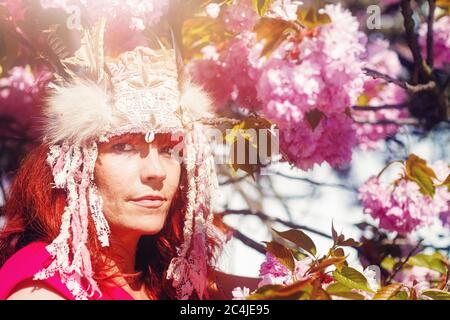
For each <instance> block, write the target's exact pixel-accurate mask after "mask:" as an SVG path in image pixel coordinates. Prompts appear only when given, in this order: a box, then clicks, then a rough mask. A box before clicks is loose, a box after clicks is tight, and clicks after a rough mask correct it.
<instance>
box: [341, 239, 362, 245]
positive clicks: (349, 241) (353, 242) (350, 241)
mask: <svg viewBox="0 0 450 320" xmlns="http://www.w3.org/2000/svg"><path fill="white" fill-rule="evenodd" d="M339 245H340V246H342V247H360V246H361V245H362V244H361V242H358V241H356V240H354V239H352V238H348V239H346V240H344V241H342V242H339Z"/></svg>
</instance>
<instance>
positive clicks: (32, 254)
mask: <svg viewBox="0 0 450 320" xmlns="http://www.w3.org/2000/svg"><path fill="white" fill-rule="evenodd" d="M46 246H47V243H45V242H33V243H30V244H29V245H27V246H25V247H23V248H22V249H20V250H19V251H17V252H16V253H15V254H14V255H12V256H11V257H10V258H9V259H8V260H7V261H6V263H5V264H4V265H3V267H2V268H1V269H0V300H5V299H6V298H8V297H9V296H10V295H11V294H12V293H13V292H14V289H15V288H16V287H17V286H18V285H20V284H21V283H23V282H24V281H27V280H28V281H29V280H32V279H33V276H34V275H35V274H36V273H37V272H39V271H40V270H42V269H43V268H45V267H47V266H48V265H49V264H50V262H51V256H50V254H49V253H48V251H47V249H46V248H45V247H46ZM39 281H42V283H44V284H45V285H46V286H48V287H50V288H51V289H52V290H53V291H55V292H56V293H58V294H59V295H61V296H62V297H64V298H65V299H68V300H74V299H75V298H74V296H73V295H72V294H71V293H70V291H69V290H68V289H67V287H66V286H65V285H64V284H63V283H62V281H61V278H60V277H59V275H58V274H55V275H54V276H52V277H51V278H49V279H46V280H39ZM108 284H109V283H108ZM99 287H100V289H101V291H102V296H101V297H100V296H99V295H98V294H95V295H94V296H93V297H91V298H89V299H90V300H133V297H131V296H130V295H129V294H128V293H127V292H126V291H125V290H124V289H122V288H121V287H120V286H117V285H106V283H104V284H103V285H102V283H99Z"/></svg>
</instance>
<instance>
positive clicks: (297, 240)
mask: <svg viewBox="0 0 450 320" xmlns="http://www.w3.org/2000/svg"><path fill="white" fill-rule="evenodd" d="M273 231H275V232H276V233H277V234H278V235H279V236H281V237H283V238H284V239H286V240H289V241H291V242H292V243H294V244H296V245H297V246H299V247H300V248H302V249H303V250H305V251H306V252H309V253H310V254H312V255H313V256H315V255H316V254H317V250H316V245H315V244H314V242H313V241H312V239H311V238H310V237H308V235H306V233H304V232H303V231H301V230H296V229H291V230H288V231H283V232H279V231H276V230H273Z"/></svg>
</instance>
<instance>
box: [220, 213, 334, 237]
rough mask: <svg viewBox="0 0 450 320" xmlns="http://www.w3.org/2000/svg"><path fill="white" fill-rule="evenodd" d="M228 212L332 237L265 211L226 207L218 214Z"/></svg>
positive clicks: (223, 214)
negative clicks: (269, 214) (275, 216)
mask: <svg viewBox="0 0 450 320" xmlns="http://www.w3.org/2000/svg"><path fill="white" fill-rule="evenodd" d="M230 214H240V215H248V216H256V217H258V218H259V219H261V221H263V222H276V223H280V224H283V225H285V226H286V227H289V228H293V229H302V230H305V231H309V232H311V233H314V234H317V235H319V236H322V237H324V238H327V239H332V237H331V236H330V235H328V234H326V233H323V232H321V231H318V230H315V229H312V228H310V227H307V226H303V225H299V224H296V223H293V222H290V221H285V220H282V219H280V218H274V217H269V216H268V215H266V214H265V213H262V212H252V211H250V210H230V209H228V210H226V211H224V212H222V213H219V215H222V216H225V215H230Z"/></svg>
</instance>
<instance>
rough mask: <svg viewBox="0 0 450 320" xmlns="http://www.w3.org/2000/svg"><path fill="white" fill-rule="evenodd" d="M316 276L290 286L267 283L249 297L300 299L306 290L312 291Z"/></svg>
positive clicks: (258, 298) (257, 298) (253, 298)
mask: <svg viewBox="0 0 450 320" xmlns="http://www.w3.org/2000/svg"><path fill="white" fill-rule="evenodd" d="M313 280H314V278H309V279H306V280H301V281H297V282H294V283H293V284H291V285H288V286H279V285H267V286H263V287H261V288H259V289H258V290H257V291H256V293H255V294H252V295H250V296H248V297H247V299H249V300H261V299H266V300H267V299H269V300H298V299H300V298H301V297H302V296H303V295H304V294H305V293H306V292H308V291H311V290H312V287H311V282H312V281H313Z"/></svg>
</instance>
